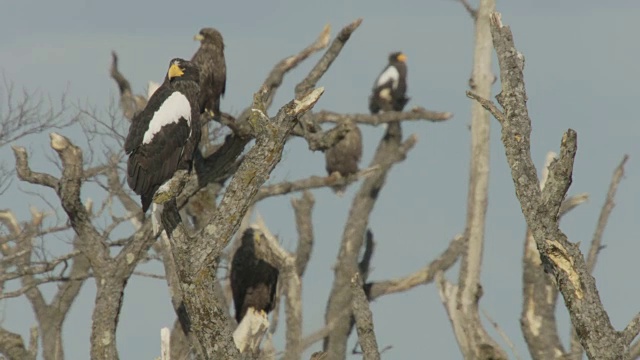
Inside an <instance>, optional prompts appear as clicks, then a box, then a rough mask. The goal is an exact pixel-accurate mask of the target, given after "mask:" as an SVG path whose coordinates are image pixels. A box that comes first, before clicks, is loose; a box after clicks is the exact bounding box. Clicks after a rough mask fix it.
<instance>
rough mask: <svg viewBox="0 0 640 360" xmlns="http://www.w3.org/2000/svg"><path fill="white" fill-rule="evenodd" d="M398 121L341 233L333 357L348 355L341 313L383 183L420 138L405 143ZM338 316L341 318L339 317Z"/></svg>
mask: <svg viewBox="0 0 640 360" xmlns="http://www.w3.org/2000/svg"><path fill="white" fill-rule="evenodd" d="M401 141H402V131H401V128H400V124H399V123H395V124H390V126H389V127H388V128H387V131H386V132H385V135H384V137H383V138H382V140H381V141H380V144H379V145H378V149H377V150H376V153H375V155H374V158H373V160H372V162H371V165H370V166H376V165H378V166H380V171H379V172H377V173H376V174H374V175H372V176H371V177H369V178H367V179H366V180H365V181H364V182H363V183H362V186H361V187H360V190H359V191H358V193H357V194H356V196H355V198H354V200H353V203H352V206H351V210H350V211H349V217H348V219H347V222H346V226H345V228H344V232H343V235H342V242H341V244H340V250H339V253H338V260H337V264H336V266H335V270H334V272H335V278H334V283H333V287H332V290H331V294H330V297H329V303H328V306H327V312H326V314H325V323H326V324H329V323H330V322H332V321H334V319H338V320H337V321H338V324H337V325H336V326H335V328H334V330H333V331H332V332H331V333H330V334H329V336H328V338H327V339H325V343H324V350H325V351H326V352H328V354H329V357H330V358H332V359H333V358H336V359H341V358H344V357H345V356H346V342H347V337H348V335H349V330H350V328H351V327H350V318H351V317H350V316H348V317H345V316H342V315H341V314H342V311H343V309H345V308H349V307H350V304H351V290H350V285H349V284H350V281H351V276H352V275H353V274H354V273H355V272H356V271H357V270H358V255H359V252H360V249H361V248H362V244H363V242H364V238H365V232H366V230H367V227H368V219H369V215H370V214H371V211H372V210H373V206H374V205H375V202H376V200H377V198H378V194H379V192H380V190H381V189H382V187H383V186H384V183H385V180H386V176H387V173H388V172H389V170H390V169H391V167H392V166H393V165H394V164H396V163H398V162H400V161H402V160H404V159H405V157H406V154H407V152H408V151H409V150H410V149H411V148H412V147H413V145H414V144H415V142H416V141H417V139H416V137H415V136H411V137H409V139H408V140H406V141H405V142H404V143H403V142H401ZM338 317H339V318H338Z"/></svg>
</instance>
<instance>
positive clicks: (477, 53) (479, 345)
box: [440, 0, 507, 359]
mask: <svg viewBox="0 0 640 360" xmlns="http://www.w3.org/2000/svg"><path fill="white" fill-rule="evenodd" d="M494 9H495V0H481V1H480V4H479V6H478V10H477V13H476V18H475V20H476V21H475V45H474V56H473V71H472V75H471V80H470V84H471V86H472V88H473V89H474V90H475V91H477V92H478V93H479V94H481V95H482V96H483V97H485V98H486V97H489V96H490V95H491V85H492V84H493V79H494V76H493V73H492V72H491V59H492V57H491V33H490V31H489V14H490V13H491V12H492V11H493V10H494ZM490 124H491V123H490V118H489V114H488V113H487V112H486V111H485V110H484V109H483V108H482V106H480V105H479V104H478V103H477V102H472V109H471V160H470V170H469V190H468V195H467V218H466V228H465V235H464V237H465V238H467V239H468V240H467V249H466V251H465V252H464V253H463V255H462V257H461V262H460V273H459V276H458V284H457V285H456V286H454V285H451V284H445V283H444V282H440V290H441V291H440V293H441V298H442V300H443V303H444V304H445V309H446V310H447V312H448V315H449V319H450V320H451V324H452V326H453V330H454V334H455V335H456V340H457V342H458V345H459V347H460V351H461V352H462V354H463V356H464V358H467V359H476V358H477V359H489V358H491V357H488V355H487V354H491V356H495V357H497V358H506V357H507V355H506V352H505V351H504V350H503V349H502V348H501V347H500V345H499V344H498V343H497V342H496V341H495V340H494V339H493V338H492V337H491V336H490V335H489V333H488V332H487V330H486V329H485V328H484V326H483V324H482V321H481V319H480V313H479V302H480V298H481V297H482V285H481V284H480V273H481V267H482V257H483V250H484V239H485V226H486V213H487V204H488V198H489V164H490V161H489V160H490V159H489V154H490V142H489V141H490V138H489V134H490V128H491V127H490ZM454 290H455V295H454V294H453V293H451V292H452V291H454ZM451 311H453V312H454V313H451Z"/></svg>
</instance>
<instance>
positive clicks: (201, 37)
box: [193, 34, 204, 41]
mask: <svg viewBox="0 0 640 360" xmlns="http://www.w3.org/2000/svg"><path fill="white" fill-rule="evenodd" d="M193 40H196V41H202V40H204V36H202V35H200V34H197V35H196V36H194V37H193Z"/></svg>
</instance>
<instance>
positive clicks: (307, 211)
mask: <svg viewBox="0 0 640 360" xmlns="http://www.w3.org/2000/svg"><path fill="white" fill-rule="evenodd" d="M314 204H315V199H314V197H313V194H311V192H310V191H306V190H305V191H303V192H302V196H301V197H300V198H298V199H296V198H292V199H291V206H292V207H293V210H294V212H295V219H296V229H297V230H298V248H297V249H296V272H297V273H298V276H299V277H302V275H304V271H305V270H306V268H307V264H308V263H309V259H310V258H311V250H312V249H313V222H312V220H311V219H312V217H311V214H312V211H313V205H314Z"/></svg>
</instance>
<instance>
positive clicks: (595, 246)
mask: <svg viewBox="0 0 640 360" xmlns="http://www.w3.org/2000/svg"><path fill="white" fill-rule="evenodd" d="M627 160H629V155H625V156H623V157H622V161H620V164H619V165H618V167H616V170H615V171H614V172H613V178H612V179H611V183H610V184H609V191H607V199H606V200H605V202H604V205H603V206H602V210H601V211H600V217H599V218H598V225H597V227H596V231H595V232H594V234H593V239H592V240H591V247H590V248H589V254H588V255H587V269H588V271H589V272H591V273H592V272H593V269H594V268H595V266H596V260H597V258H598V253H599V252H600V249H601V247H602V245H601V244H602V234H603V233H604V228H605V227H606V226H607V222H608V221H609V215H611V211H612V210H613V207H614V206H615V203H614V198H615V196H616V192H617V191H618V185H619V184H620V181H621V180H622V178H623V177H624V164H625V163H626V162H627Z"/></svg>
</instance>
